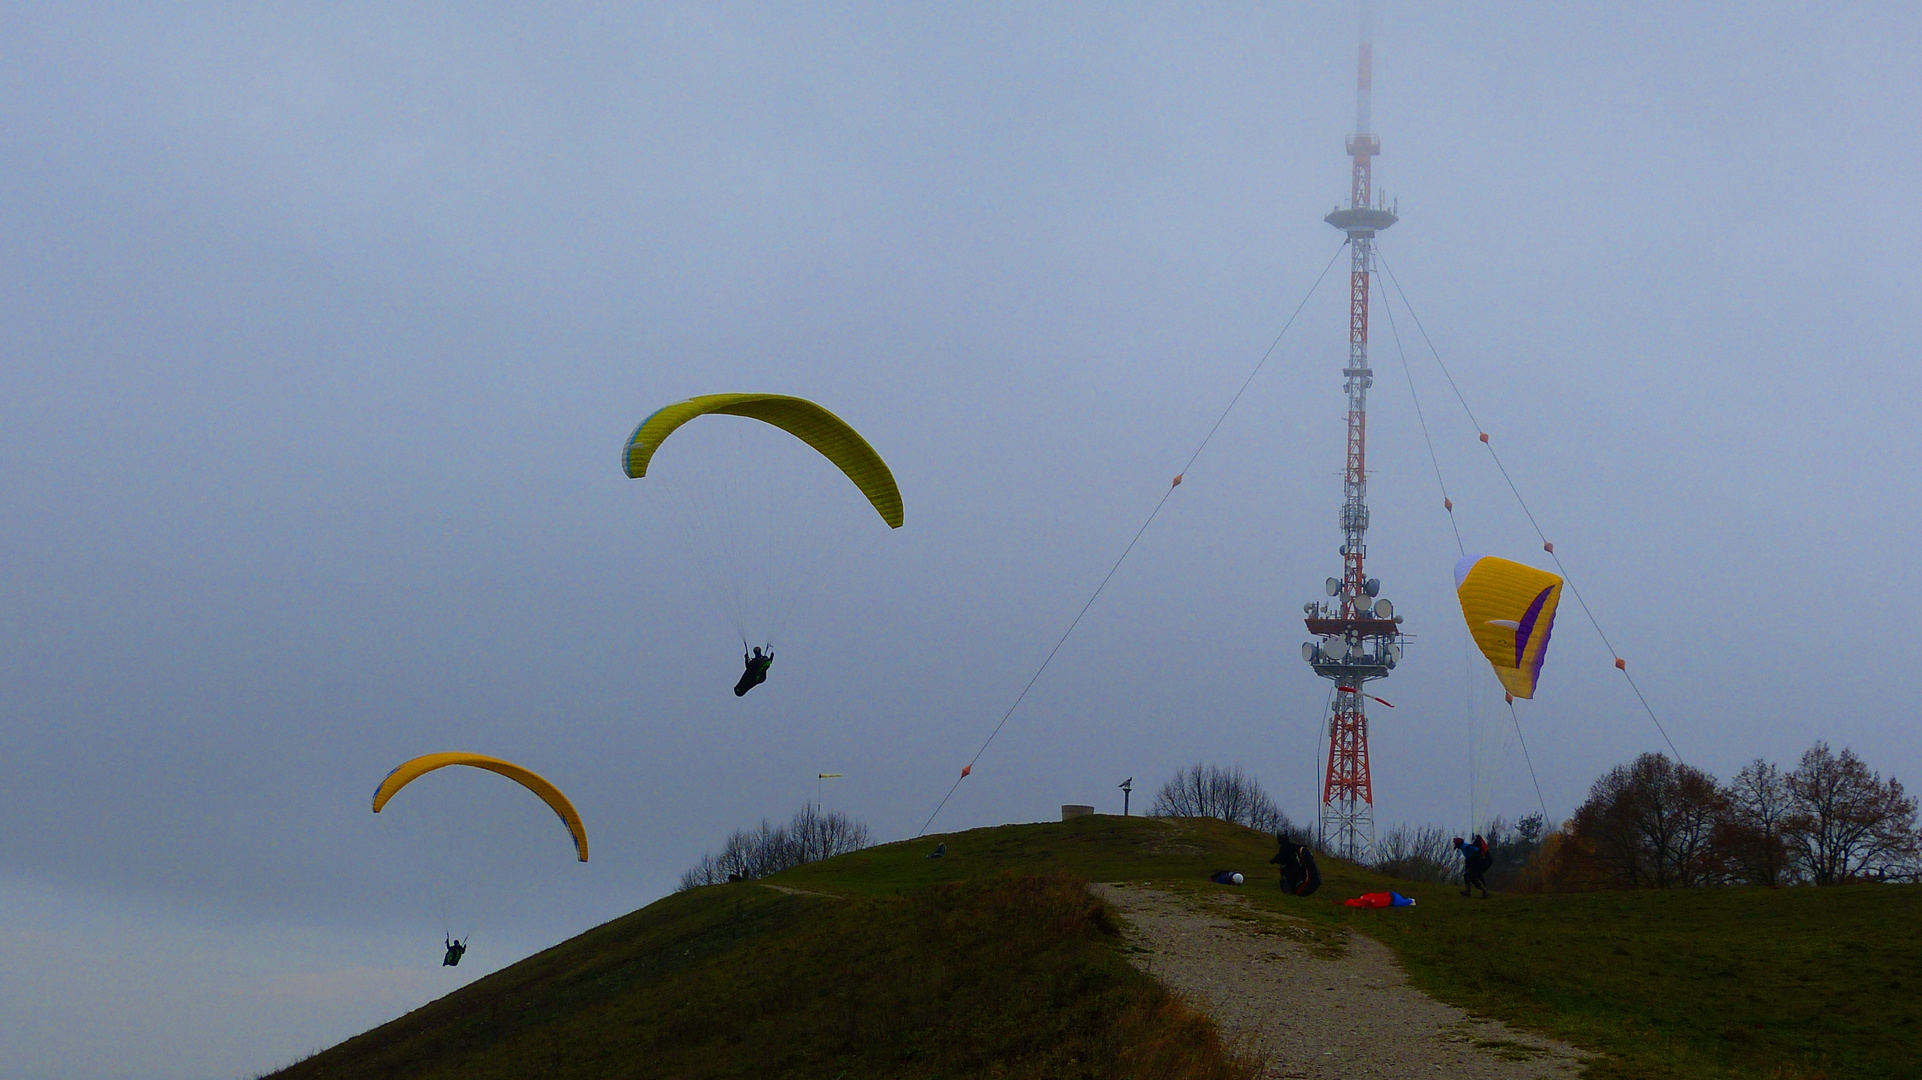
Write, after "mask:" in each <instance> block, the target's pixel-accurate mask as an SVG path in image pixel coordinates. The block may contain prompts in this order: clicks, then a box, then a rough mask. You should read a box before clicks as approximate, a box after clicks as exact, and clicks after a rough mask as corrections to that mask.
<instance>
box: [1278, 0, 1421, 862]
mask: <svg viewBox="0 0 1922 1080" xmlns="http://www.w3.org/2000/svg"><path fill="white" fill-rule="evenodd" d="M1360 37H1361V48H1360V56H1359V61H1360V64H1359V67H1360V74H1359V78H1358V80H1357V86H1356V89H1357V94H1356V103H1355V134H1353V135H1350V136H1349V137H1348V155H1349V157H1351V158H1353V159H1354V163H1355V168H1354V184H1353V187H1352V189H1351V190H1350V193H1349V198H1348V206H1347V207H1346V208H1337V209H1336V210H1335V211H1334V212H1333V213H1331V214H1329V215H1328V216H1327V218H1325V219H1324V220H1326V221H1327V222H1328V224H1330V225H1333V226H1334V227H1335V228H1337V229H1340V230H1342V231H1343V232H1345V233H1347V234H1348V247H1349V253H1350V261H1349V277H1348V365H1347V366H1346V367H1344V368H1343V369H1342V377H1343V379H1344V382H1343V384H1342V386H1343V389H1344V390H1346V391H1347V394H1348V454H1347V462H1346V466H1345V469H1344V472H1343V474H1342V504H1341V533H1342V544H1341V566H1342V570H1341V576H1340V577H1338V578H1332V577H1331V578H1329V579H1328V582H1327V589H1328V595H1329V596H1330V597H1332V599H1330V600H1324V601H1310V602H1309V603H1308V604H1306V605H1304V607H1303V611H1305V612H1306V613H1307V615H1308V632H1309V633H1310V634H1314V635H1316V636H1317V637H1318V638H1319V640H1318V641H1310V642H1307V643H1305V644H1303V645H1302V647H1301V653H1302V658H1303V659H1305V660H1307V661H1308V662H1309V663H1310V664H1312V665H1313V666H1314V669H1315V674H1317V675H1320V676H1321V677H1322V678H1324V679H1332V680H1333V681H1334V683H1335V702H1334V716H1333V718H1332V719H1331V720H1330V722H1329V725H1328V769H1327V772H1326V773H1325V774H1324V775H1323V779H1322V786H1321V817H1320V832H1321V841H1320V845H1319V846H1320V847H1321V848H1322V849H1323V850H1326V851H1332V852H1335V853H1336V854H1339V855H1341V856H1343V857H1344V858H1347V859H1356V860H1358V859H1364V858H1366V857H1368V855H1369V854H1370V852H1371V850H1372V848H1373V846H1374V842H1375V792H1374V786H1373V784H1372V782H1371V781H1370V779H1369V772H1368V710H1367V707H1366V702H1367V701H1368V696H1367V694H1366V693H1364V691H1365V690H1366V689H1367V683H1368V682H1369V680H1371V679H1385V678H1387V677H1388V673H1389V671H1390V670H1392V669H1393V668H1394V666H1395V664H1396V663H1397V662H1399V661H1400V660H1401V637H1402V635H1401V627H1400V623H1401V618H1400V617H1399V616H1397V615H1395V607H1394V605H1393V604H1391V603H1389V602H1388V601H1387V600H1378V599H1376V597H1377V596H1379V595H1380V593H1381V582H1380V581H1379V580H1378V579H1375V578H1371V577H1369V576H1368V575H1367V572H1366V571H1365V570H1364V569H1363V565H1362V563H1363V559H1364V557H1365V556H1366V555H1367V554H1368V546H1367V543H1366V537H1367V534H1368V388H1369V386H1371V385H1373V383H1374V372H1372V371H1370V370H1369V367H1368V275H1369V271H1370V269H1371V262H1370V259H1371V256H1372V254H1373V248H1374V239H1375V234H1376V233H1377V232H1380V231H1381V230H1382V229H1386V228H1387V227H1389V226H1390V225H1393V224H1394V223H1395V221H1396V218H1395V214H1394V212H1393V211H1392V210H1390V209H1389V208H1388V207H1386V206H1384V205H1383V204H1382V202H1381V201H1380V200H1379V199H1378V198H1377V197H1376V196H1375V193H1374V180H1373V175H1372V173H1373V170H1372V168H1371V165H1370V162H1371V161H1372V160H1373V158H1374V156H1375V155H1376V154H1379V153H1381V140H1380V139H1378V138H1376V137H1375V136H1374V135H1372V134H1370V133H1369V130H1368V128H1369V116H1368V108H1369V96H1370V82H1371V81H1372V77H1373V71H1372V69H1373V66H1374V50H1373V48H1372V45H1371V43H1370V32H1369V26H1368V5H1367V0H1363V2H1362V6H1361V35H1360Z"/></svg>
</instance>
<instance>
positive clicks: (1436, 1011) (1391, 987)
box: [1091, 883, 1581, 1080]
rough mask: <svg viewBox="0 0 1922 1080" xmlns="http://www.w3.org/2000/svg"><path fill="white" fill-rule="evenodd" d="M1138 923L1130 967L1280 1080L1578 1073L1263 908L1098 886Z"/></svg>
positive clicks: (1559, 1048)
mask: <svg viewBox="0 0 1922 1080" xmlns="http://www.w3.org/2000/svg"><path fill="white" fill-rule="evenodd" d="M1091 888H1092V889H1093V890H1094V892H1095V894H1096V895H1098V896H1100V897H1101V898H1102V899H1104V900H1106V901H1108V902H1109V903H1111V904H1113V905H1114V906H1115V907H1116V908H1117V909H1118V910H1119V911H1120V912H1121V914H1122V917H1123V918H1124V919H1125V920H1126V921H1127V923H1128V925H1129V927H1130V931H1129V934H1128V942H1129V954H1128V955H1129V957H1130V959H1131V960H1132V961H1133V962H1134V964H1135V966H1137V967H1139V968H1141V969H1142V970H1144V971H1146V972H1148V973H1149V974H1151V975H1153V976H1155V977H1156V978H1157V979H1160V980H1161V982H1162V983H1163V984H1164V985H1166V986H1167V987H1168V988H1169V989H1171V990H1173V991H1174V992H1175V993H1177V994H1180V995H1181V996H1182V997H1183V998H1185V999H1187V1000H1188V1001H1189V1002H1191V1003H1193V1004H1195V1005H1197V1006H1199V1007H1201V1008H1202V1009H1204V1010H1206V1011H1207V1012H1208V1014H1209V1015H1210V1016H1212V1017H1214V1019H1215V1022H1216V1023H1217V1024H1219V1025H1220V1026H1221V1030H1222V1034H1223V1036H1224V1037H1225V1038H1227V1039H1228V1040H1229V1042H1230V1043H1231V1044H1232V1045H1234V1046H1237V1047H1240V1048H1243V1049H1245V1050H1246V1051H1248V1052H1250V1053H1252V1054H1254V1055H1256V1056H1259V1057H1260V1058H1262V1059H1264V1060H1265V1061H1266V1062H1267V1072H1266V1074H1265V1075H1267V1076H1269V1077H1314V1078H1323V1077H1326V1078H1329V1080H1334V1078H1340V1080H1353V1078H1358V1077H1381V1078H1391V1080H1394V1078H1403V1077H1422V1078H1432V1077H1450V1076H1463V1077H1466V1076H1473V1077H1476V1078H1477V1080H1491V1078H1492V1080H1538V1078H1539V1080H1548V1078H1563V1077H1574V1076H1578V1075H1580V1073H1581V1067H1580V1065H1579V1064H1577V1060H1578V1057H1579V1055H1580V1051H1578V1050H1576V1049H1575V1048H1574V1047H1572V1046H1568V1045H1565V1044H1562V1043H1557V1042H1554V1041H1552V1040H1549V1039H1545V1038H1543V1037H1541V1036H1539V1035H1534V1034H1531V1033H1528V1032H1522V1031H1517V1030H1515V1029H1513V1028H1510V1027H1508V1026H1506V1025H1504V1024H1502V1023H1500V1022H1499V1021H1493V1020H1482V1019H1477V1018H1473V1017H1470V1016H1469V1015H1468V1014H1467V1013H1466V1012H1463V1011H1462V1010H1461V1009H1458V1008H1455V1007H1454V1006H1452V1005H1444V1004H1442V1003H1441V1002H1439V1001H1436V1000H1435V999H1434V998H1432V997H1429V996H1428V995H1427V994H1424V993H1422V992H1421V991H1420V990H1417V989H1415V988H1414V987H1412V986H1410V985H1409V984H1408V977H1407V976H1406V975H1404V974H1403V973H1402V970H1401V965H1400V964H1398V963H1396V961H1395V958H1394V954H1393V953H1391V952H1390V951H1389V949H1388V947H1387V946H1385V945H1383V944H1381V943H1380V942H1378V941H1375V940H1373V939H1370V938H1367V937H1363V936H1361V935H1359V934H1343V933H1342V932H1340V931H1338V930H1335V929H1332V928H1324V927H1321V926H1319V925H1316V924H1312V923H1309V922H1306V921H1305V920H1301V919H1291V918H1289V917H1287V916H1285V915H1278V914H1275V913H1272V912H1266V911H1262V910H1260V909H1258V908H1256V907H1254V906H1253V905H1251V904H1248V903H1247V902H1246V901H1245V900H1244V899H1243V898H1242V897H1240V896H1237V895H1235V894H1233V893H1221V894H1214V895H1208V896H1205V897H1202V898H1193V899H1186V900H1184V899H1182V898H1179V897H1177V896H1175V895H1173V894H1171V893H1168V892H1164V891H1161V890H1158V889H1150V888H1145V887H1142V886H1138V885H1127V884H1123V883H1117V884H1112V885H1094V886H1091Z"/></svg>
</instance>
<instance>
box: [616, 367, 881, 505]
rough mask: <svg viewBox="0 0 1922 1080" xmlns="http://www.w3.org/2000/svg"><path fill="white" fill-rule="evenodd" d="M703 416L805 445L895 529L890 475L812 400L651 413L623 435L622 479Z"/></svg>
mask: <svg viewBox="0 0 1922 1080" xmlns="http://www.w3.org/2000/svg"><path fill="white" fill-rule="evenodd" d="M709 413H724V414H726V415H729V416H746V417H750V418H752V419H755V420H759V421H762V422H763V423H767V424H772V425H774V426H775V427H777V428H780V429H781V430H782V431H785V432H787V433H788V434H790V435H792V436H794V437H795V438H797V439H799V440H801V441H802V442H804V443H806V444H808V445H809V446H811V447H813V448H814V449H815V450H816V451H817V452H819V453H820V455H821V456H822V457H824V458H827V459H828V460H829V461H831V462H833V463H834V466H835V468H837V469H840V470H841V471H842V472H843V473H846V474H847V478H848V479H849V480H852V481H854V486H855V487H857V488H860V489H861V494H863V495H866V496H867V497H868V501H869V502H871V503H873V504H874V509H875V512H876V513H878V514H880V515H881V520H883V521H885V522H887V523H888V525H889V527H891V528H896V529H898V528H900V527H901V520H902V515H901V489H900V488H899V487H896V486H895V483H894V472H893V471H892V470H890V469H889V468H888V463H887V462H885V461H883V460H881V455H880V454H877V453H875V452H874V447H872V446H869V445H868V441H867V440H866V439H863V438H862V437H861V433H860V432H858V431H856V430H854V429H853V428H851V427H849V426H848V425H847V421H845V420H842V419H841V418H840V417H838V416H836V415H834V414H833V413H831V412H829V411H827V410H826V409H823V408H822V407H821V406H819V405H816V404H815V403H814V402H812V401H807V400H805V399H802V398H797V397H786V396H783V395H781V394H705V395H703V396H701V397H697V398H689V399H687V400H686V401H683V402H681V403H679V404H677V405H669V406H667V407H666V408H664V409H659V410H656V411H655V413H654V414H653V415H652V416H649V417H648V418H647V419H645V420H643V421H641V425H640V426H639V427H637V428H635V429H634V434H632V435H630V436H628V437H627V446H626V448H625V449H623V450H622V451H621V467H622V468H623V469H624V470H626V472H627V475H628V478H629V479H631V480H638V479H640V478H641V477H643V476H646V475H647V463H648V462H649V461H650V460H651V459H652V458H653V457H654V451H655V450H657V449H659V448H660V445H661V443H662V442H664V441H666V439H667V437H668V436H669V435H671V434H673V433H674V431H675V429H676V428H679V427H680V426H681V425H682V424H685V423H687V422H688V421H689V420H692V419H694V418H695V417H698V416H706V415H707V414H709Z"/></svg>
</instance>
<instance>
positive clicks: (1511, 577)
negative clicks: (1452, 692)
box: [1455, 555, 1562, 698]
mask: <svg viewBox="0 0 1922 1080" xmlns="http://www.w3.org/2000/svg"><path fill="white" fill-rule="evenodd" d="M1455 595H1456V596H1457V597H1459V598H1460V600H1461V605H1462V618H1463V619H1465V620H1466V621H1467V623H1468V632H1469V634H1470V635H1472V636H1473V637H1474V639H1475V645H1476V647H1478V648H1479V649H1481V653H1482V655H1483V656H1484V657H1487V659H1488V662H1489V664H1490V665H1491V666H1493V667H1494V669H1495V676H1496V678H1499V679H1500V680H1501V682H1502V687H1503V688H1504V689H1505V690H1507V692H1508V693H1509V694H1511V695H1513V696H1515V697H1518V698H1532V697H1534V696H1535V683H1536V681H1537V680H1538V679H1539V678H1540V677H1541V673H1542V661H1543V660H1545V659H1547V657H1548V636H1549V634H1550V633H1551V632H1552V631H1553V630H1554V628H1555V607H1556V605H1557V604H1559V603H1560V602H1561V598H1562V579H1561V578H1559V577H1556V576H1555V575H1554V574H1551V573H1549V572H1548V571H1546V570H1537V569H1535V568H1534V567H1532V566H1526V565H1523V564H1522V563H1518V562H1511V561H1509V560H1507V559H1497V558H1494V557H1492V556H1490V557H1476V556H1473V555H1471V556H1469V557H1467V558H1465V559H1462V560H1461V561H1460V562H1458V563H1456V564H1455Z"/></svg>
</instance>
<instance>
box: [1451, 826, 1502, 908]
mask: <svg viewBox="0 0 1922 1080" xmlns="http://www.w3.org/2000/svg"><path fill="white" fill-rule="evenodd" d="M1455 850H1456V851H1459V852H1461V856H1462V895H1463V896H1467V895H1469V891H1470V890H1472V889H1480V890H1481V891H1482V899H1483V900H1486V899H1488V880H1487V878H1485V877H1484V876H1483V875H1485V874H1487V873H1488V868H1489V867H1491V866H1493V865H1495V856H1494V855H1492V854H1490V853H1489V850H1488V841H1487V840H1484V839H1482V834H1481V833H1476V834H1475V839H1473V840H1471V841H1468V842H1467V843H1464V842H1463V841H1462V838H1461V837H1459V836H1457V837H1456V838H1455Z"/></svg>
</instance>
